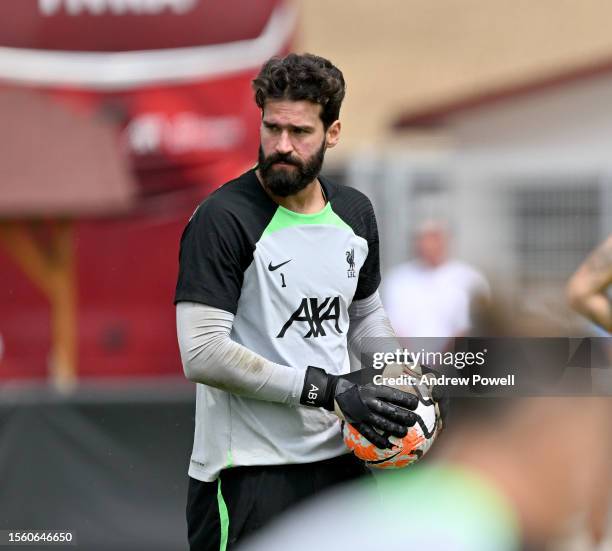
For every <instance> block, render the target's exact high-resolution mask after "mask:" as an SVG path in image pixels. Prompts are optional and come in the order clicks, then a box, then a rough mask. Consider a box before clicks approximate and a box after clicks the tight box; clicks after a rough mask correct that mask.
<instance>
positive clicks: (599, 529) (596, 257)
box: [566, 235, 612, 546]
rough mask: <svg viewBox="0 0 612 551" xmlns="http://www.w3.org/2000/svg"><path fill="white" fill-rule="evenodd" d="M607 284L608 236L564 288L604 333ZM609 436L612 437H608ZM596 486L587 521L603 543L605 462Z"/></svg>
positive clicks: (608, 313) (609, 315) (611, 268)
mask: <svg viewBox="0 0 612 551" xmlns="http://www.w3.org/2000/svg"><path fill="white" fill-rule="evenodd" d="M610 285H612V235H611V236H609V237H608V238H607V239H606V240H605V241H604V242H603V243H601V244H600V245H599V246H598V247H597V248H595V250H593V251H592V252H591V254H590V255H589V256H588V257H587V258H586V260H585V261H584V262H583V263H582V264H581V265H580V266H579V267H578V269H577V270H576V272H575V273H574V274H573V275H572V277H571V278H570V279H569V281H568V283H567V287H566V294H567V299H568V302H569V303H570V305H571V306H572V308H574V310H576V311H577V312H578V313H580V314H582V315H583V316H585V317H586V318H587V319H588V320H589V321H591V322H592V323H593V324H595V325H596V326H597V328H598V330H599V332H600V334H604V335H606V336H610V334H611V333H612V300H611V299H610V296H609V294H608V292H609V288H610ZM608 379H609V377H608ZM609 401H610V400H609ZM608 415H612V405H610V406H609V410H608ZM610 438H611V439H612V436H610ZM611 447H612V444H611ZM599 489H600V491H599V492H597V495H596V496H595V499H594V503H593V506H592V509H591V512H590V515H589V519H588V521H589V532H590V536H591V538H592V540H593V542H594V543H596V544H598V545H602V546H603V545H605V544H604V543H603V542H604V539H605V537H606V534H609V531H610V528H609V524H610V518H609V517H610V510H611V508H610V504H611V501H612V465H611V464H608V466H607V470H605V471H604V476H603V477H602V481H601V485H600V486H599Z"/></svg>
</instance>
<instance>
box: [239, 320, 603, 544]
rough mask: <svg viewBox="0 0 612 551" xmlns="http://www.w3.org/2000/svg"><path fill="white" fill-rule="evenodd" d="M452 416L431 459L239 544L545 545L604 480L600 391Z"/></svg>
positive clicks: (518, 400) (533, 330) (500, 402)
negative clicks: (591, 395) (434, 455)
mask: <svg viewBox="0 0 612 551" xmlns="http://www.w3.org/2000/svg"><path fill="white" fill-rule="evenodd" d="M480 320H482V321H484V322H486V323H488V324H489V331H481V328H478V329H479V334H480V333H482V332H485V333H487V334H488V335H489V336H495V337H504V336H513V335H517V333H518V334H521V335H523V336H524V335H526V334H527V336H536V335H537V336H539V335H541V334H542V331H541V330H542V329H543V327H542V326H541V324H540V323H538V322H537V321H535V322H533V321H528V322H527V324H526V325H523V322H524V318H523V317H521V326H520V327H519V328H518V329H516V330H515V331H508V328H509V326H504V325H499V321H500V320H501V321H502V322H503V323H506V322H505V321H504V320H503V319H502V318H501V317H496V316H494V315H484V316H482V317H481V318H480ZM525 327H528V328H529V329H527V333H525ZM491 328H492V330H491ZM510 329H511V328H510ZM544 333H545V334H550V332H547V331H544ZM533 384H536V385H537V384H540V383H537V382H534V383H533ZM542 384H546V383H542ZM534 388H535V389H536V391H537V386H536V387H534ZM453 419H454V422H453V425H452V427H451V428H450V429H448V430H447V431H446V435H445V436H446V438H445V440H444V441H443V442H441V443H440V446H439V447H438V449H437V456H436V458H435V460H434V461H427V460H426V461H425V462H423V463H420V464H417V465H415V466H413V467H408V468H406V469H401V470H398V471H395V472H386V473H384V474H381V476H379V477H376V481H373V480H371V479H364V480H360V481H357V482H353V483H351V484H348V485H346V486H345V487H343V488H340V489H334V490H332V491H330V492H329V493H328V494H326V495H325V496H321V497H319V498H317V499H313V500H312V501H311V502H310V503H308V504H305V505H303V506H301V507H299V508H297V509H296V510H294V511H292V512H291V513H290V514H288V515H287V516H286V517H284V518H283V519H282V520H280V521H279V522H277V523H276V524H275V525H273V526H271V527H270V528H269V529H268V531H267V532H264V533H261V534H259V535H258V536H257V537H254V538H253V539H252V540H249V541H247V542H246V545H244V546H243V549H245V550H249V551H259V550H266V551H274V550H280V549H287V548H290V549H292V550H294V551H300V550H304V551H306V550H310V549H313V548H317V549H329V550H336V549H359V550H378V549H383V548H384V549H385V550H388V551H400V550H402V551H405V550H410V551H521V550H522V551H525V550H530V551H535V550H543V549H551V547H550V545H551V544H554V543H556V542H558V541H559V540H560V539H561V538H565V537H567V536H568V535H569V533H570V532H571V531H572V529H573V526H574V523H575V520H576V518H578V517H579V516H580V515H583V514H584V513H585V512H586V511H588V510H589V507H590V506H591V503H592V499H593V495H594V493H595V492H596V491H597V488H598V487H599V486H600V485H601V484H602V480H603V482H604V483H605V474H606V473H605V472H604V471H605V467H604V466H609V463H610V461H611V460H612V457H611V450H610V446H609V440H610V434H611V430H612V418H611V417H610V415H609V406H608V403H607V400H606V399H605V398H593V397H584V396H581V397H570V396H563V397H529V398H525V397H519V396H512V397H509V396H505V397H501V396H498V397H491V396H489V397H482V396H481V397H472V398H462V399H459V400H456V401H455V403H454V407H453Z"/></svg>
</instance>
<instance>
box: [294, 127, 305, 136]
mask: <svg viewBox="0 0 612 551" xmlns="http://www.w3.org/2000/svg"><path fill="white" fill-rule="evenodd" d="M293 133H294V134H298V135H299V134H306V130H304V129H303V128H294V129H293Z"/></svg>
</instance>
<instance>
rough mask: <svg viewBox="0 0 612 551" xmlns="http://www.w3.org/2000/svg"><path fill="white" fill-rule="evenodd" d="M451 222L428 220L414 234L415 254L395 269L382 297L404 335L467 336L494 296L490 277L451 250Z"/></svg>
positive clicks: (444, 338) (386, 282) (396, 327)
mask: <svg viewBox="0 0 612 551" xmlns="http://www.w3.org/2000/svg"><path fill="white" fill-rule="evenodd" d="M449 246H450V235H449V229H448V225H447V224H446V222H444V221H442V220H427V221H425V222H424V223H422V224H420V225H419V226H418V227H417V229H416V232H415V235H414V250H415V253H416V258H415V259H414V260H412V261H410V262H405V263H403V264H400V265H399V266H396V267H395V268H393V269H392V270H391V271H390V273H389V275H388V276H387V277H386V278H385V283H384V285H383V293H382V299H383V303H384V305H385V309H386V310H387V313H388V314H389V319H390V321H391V325H392V326H393V328H394V329H395V332H396V333H397V334H398V336H401V337H437V338H439V339H443V340H441V343H442V342H444V341H445V340H447V339H451V338H453V337H460V336H463V335H465V334H466V333H467V332H468V331H469V329H470V328H471V325H472V321H473V320H472V311H473V310H474V308H478V307H480V306H481V305H482V304H483V303H486V302H487V301H488V300H489V295H490V288H489V284H488V282H487V280H486V278H485V277H484V276H483V275H482V274H481V273H480V272H479V271H478V270H476V269H475V268H473V267H472V266H470V265H469V264H467V263H465V262H462V261H460V260H456V259H452V258H451V257H450V255H449Z"/></svg>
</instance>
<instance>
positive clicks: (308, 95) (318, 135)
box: [175, 54, 418, 551]
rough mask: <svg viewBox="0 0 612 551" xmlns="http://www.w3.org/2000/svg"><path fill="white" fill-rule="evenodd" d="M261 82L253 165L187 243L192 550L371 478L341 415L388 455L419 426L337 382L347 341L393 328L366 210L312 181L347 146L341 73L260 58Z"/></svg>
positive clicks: (180, 325) (184, 313)
mask: <svg viewBox="0 0 612 551" xmlns="http://www.w3.org/2000/svg"><path fill="white" fill-rule="evenodd" d="M253 88H254V91H255V102H256V103H257V105H258V107H259V108H260V109H261V116H262V121H261V129H260V138H261V142H260V148H259V158H258V163H257V166H256V167H255V168H254V169H252V170H249V171H248V172H246V173H245V174H243V175H242V176H240V177H238V178H236V179H235V180H233V181H231V182H228V183H226V184H225V185H223V186H222V187H221V188H219V189H218V190H217V191H216V192H215V193H213V194H212V195H211V196H210V197H209V198H207V199H206V200H205V201H204V202H203V203H202V204H201V205H200V206H199V208H198V209H197V210H196V212H195V213H194V214H193V216H192V217H191V219H190V221H189V223H188V224H187V227H186V228H185V231H184V233H183V236H182V238H181V250H180V267H179V277H178V284H177V289H176V295H175V302H176V315H177V333H178V341H179V348H180V352H181V359H182V362H183V368H184V371H185V374H186V376H187V378H188V379H189V380H191V381H193V382H195V383H198V384H197V398H196V427H195V435H194V445H193V452H192V455H191V461H190V465H189V493H188V499H187V501H188V503H187V524H188V537H189V543H190V547H191V550H192V551H194V550H198V551H200V550H204V549H224V548H226V546H229V547H231V546H232V545H233V544H234V543H235V542H236V541H238V540H239V539H241V538H242V537H243V536H245V535H246V534H249V533H251V532H253V531H255V530H257V529H259V528H260V527H261V526H263V525H265V524H266V523H267V522H269V521H270V520H271V519H273V518H275V517H276V516H277V515H278V514H279V513H281V512H282V511H284V510H286V509H287V507H289V506H291V505H292V504H294V503H296V502H298V501H299V500H301V499H303V498H305V497H308V496H310V495H312V494H314V493H316V492H318V491H320V490H322V489H324V488H328V487H329V486H331V485H334V484H336V483H338V482H341V481H346V480H350V479H353V478H356V477H359V476H362V475H363V474H365V473H366V469H365V467H364V465H363V463H361V462H360V461H358V460H357V459H356V458H355V457H353V456H352V455H349V454H347V452H348V450H347V449H346V447H345V446H344V444H343V441H342V437H341V429H340V421H339V418H345V419H347V420H349V421H350V422H351V423H352V424H353V425H354V426H355V428H356V429H357V430H358V431H359V432H360V433H361V434H362V435H363V436H365V437H366V438H367V439H368V440H369V441H370V442H372V443H374V444H375V445H377V446H378V447H380V448H390V447H391V443H390V442H389V439H388V437H389V435H395V436H404V435H406V434H407V428H408V427H409V426H411V425H413V424H414V423H415V421H416V416H415V414H414V411H413V410H414V408H415V407H416V406H417V405H418V399H417V398H416V397H415V396H413V395H410V394H407V393H403V392H401V391H400V390H397V389H392V388H389V387H386V386H382V385H380V386H378V385H373V384H371V383H369V384H368V383H365V384H357V383H353V382H350V381H349V380H348V379H347V378H345V377H344V375H345V374H347V373H348V372H349V371H350V363H349V353H348V347H349V346H351V348H352V350H354V351H356V353H357V355H359V354H360V351H359V345H360V343H361V340H362V337H364V336H377V337H390V336H393V331H392V329H391V326H390V324H389V321H388V318H387V315H386V313H385V311H384V309H383V307H382V304H381V301H380V299H379V296H378V285H379V282H380V269H379V256H378V233H377V226H376V218H375V216H374V211H373V209H372V205H371V203H370V201H369V200H368V199H367V197H365V196H364V195H363V194H361V193H360V192H358V191H356V190H354V189H351V188H348V187H345V186H339V185H337V184H335V183H333V182H331V181H329V180H327V179H325V178H322V177H320V176H319V173H320V170H321V167H322V164H323V159H324V156H325V151H326V150H327V149H328V148H331V147H334V146H335V145H336V144H337V143H338V140H339V139H340V128H341V125H340V121H339V120H338V118H339V113H340V106H341V104H342V100H343V98H344V92H345V83H344V78H343V76H342V73H341V71H340V70H339V69H338V68H337V67H335V66H334V65H333V64H332V63H331V62H330V61H329V60H327V59H324V58H322V57H318V56H314V55H310V54H304V55H296V54H290V55H288V56H286V57H285V58H282V59H280V58H272V59H270V60H269V61H267V62H266V63H265V64H264V66H263V67H262V69H261V71H260V73H259V75H258V76H257V78H256V79H255V80H254V81H253ZM353 347H354V348H353Z"/></svg>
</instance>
